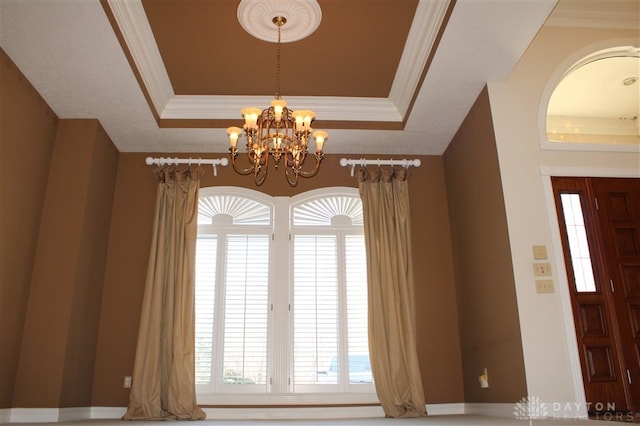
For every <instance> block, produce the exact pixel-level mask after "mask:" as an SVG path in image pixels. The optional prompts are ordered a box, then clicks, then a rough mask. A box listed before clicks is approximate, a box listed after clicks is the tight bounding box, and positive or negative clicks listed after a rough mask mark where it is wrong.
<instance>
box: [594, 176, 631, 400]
mask: <svg viewBox="0 0 640 426" xmlns="http://www.w3.org/2000/svg"><path fill="white" fill-rule="evenodd" d="M591 181H592V182H591V184H592V186H593V191H594V196H595V197H596V198H597V200H598V205H599V209H598V218H599V223H600V225H601V226H600V229H601V235H602V240H603V252H604V255H605V262H606V267H607V272H608V274H609V280H610V284H611V288H612V301H613V307H614V312H615V316H614V318H613V320H614V322H615V323H616V327H617V331H618V333H619V340H620V342H622V344H621V345H620V349H621V352H622V357H621V358H622V360H623V365H622V366H621V367H622V373H623V374H624V375H625V376H626V377H625V379H626V380H625V387H626V391H627V400H628V404H629V408H630V409H631V410H633V411H635V412H637V411H639V410H640V333H639V332H638V315H639V314H638V312H639V309H640V179H615V178H610V179H592V180H591Z"/></svg>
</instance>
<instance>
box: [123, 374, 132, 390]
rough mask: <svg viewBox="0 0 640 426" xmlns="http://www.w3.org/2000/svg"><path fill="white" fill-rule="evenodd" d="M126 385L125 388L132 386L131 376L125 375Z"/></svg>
mask: <svg viewBox="0 0 640 426" xmlns="http://www.w3.org/2000/svg"><path fill="white" fill-rule="evenodd" d="M124 387H125V388H130V387H131V376H124Z"/></svg>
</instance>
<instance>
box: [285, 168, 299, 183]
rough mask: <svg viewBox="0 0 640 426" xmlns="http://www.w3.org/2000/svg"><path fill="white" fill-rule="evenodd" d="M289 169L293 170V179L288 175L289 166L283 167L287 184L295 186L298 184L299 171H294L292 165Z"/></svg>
mask: <svg viewBox="0 0 640 426" xmlns="http://www.w3.org/2000/svg"><path fill="white" fill-rule="evenodd" d="M291 170H292V171H293V175H294V177H293V179H292V178H291V177H290V175H291V173H290V172H289V168H288V167H287V168H285V169H284V175H285V176H286V178H287V183H288V184H289V186H293V187H295V186H297V185H298V178H299V171H296V169H294V168H293V167H292V168H291Z"/></svg>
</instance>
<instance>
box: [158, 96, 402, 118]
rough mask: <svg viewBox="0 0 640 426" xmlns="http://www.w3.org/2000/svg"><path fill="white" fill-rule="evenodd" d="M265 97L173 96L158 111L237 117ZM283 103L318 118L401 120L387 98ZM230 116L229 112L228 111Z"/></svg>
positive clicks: (173, 114) (290, 98)
mask: <svg viewBox="0 0 640 426" xmlns="http://www.w3.org/2000/svg"><path fill="white" fill-rule="evenodd" d="M272 100H273V97H269V96H184V95H176V96H174V97H173V99H171V101H170V102H169V103H168V104H167V106H166V107H165V109H164V111H163V112H162V119H169V120H171V119H182V120H184V119H197V120H203V119H214V120H224V119H239V118H241V115H240V110H241V109H242V108H245V107H246V106H247V105H253V104H255V105H265V104H269V102H271V101H272ZM287 104H288V105H289V106H290V107H291V108H292V109H296V106H297V105H299V106H300V107H302V106H305V107H307V108H309V109H312V110H313V111H315V113H316V114H317V115H319V116H321V117H322V120H323V121H325V120H348V121H385V122H386V121H393V122H398V121H402V116H401V115H400V113H399V112H398V108H396V106H395V105H394V104H393V102H391V101H389V100H388V99H381V98H346V99H345V98H337V97H329V96H324V97H312V96H309V97H304V96H288V97H287ZM230 110H231V111H233V115H231V116H230V115H229V111H230Z"/></svg>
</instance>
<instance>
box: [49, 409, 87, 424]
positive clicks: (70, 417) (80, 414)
mask: <svg viewBox="0 0 640 426" xmlns="http://www.w3.org/2000/svg"><path fill="white" fill-rule="evenodd" d="M91 418H92V417H91V407H66V408H60V409H59V410H58V420H57V421H59V422H75V421H78V420H87V419H91Z"/></svg>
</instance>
